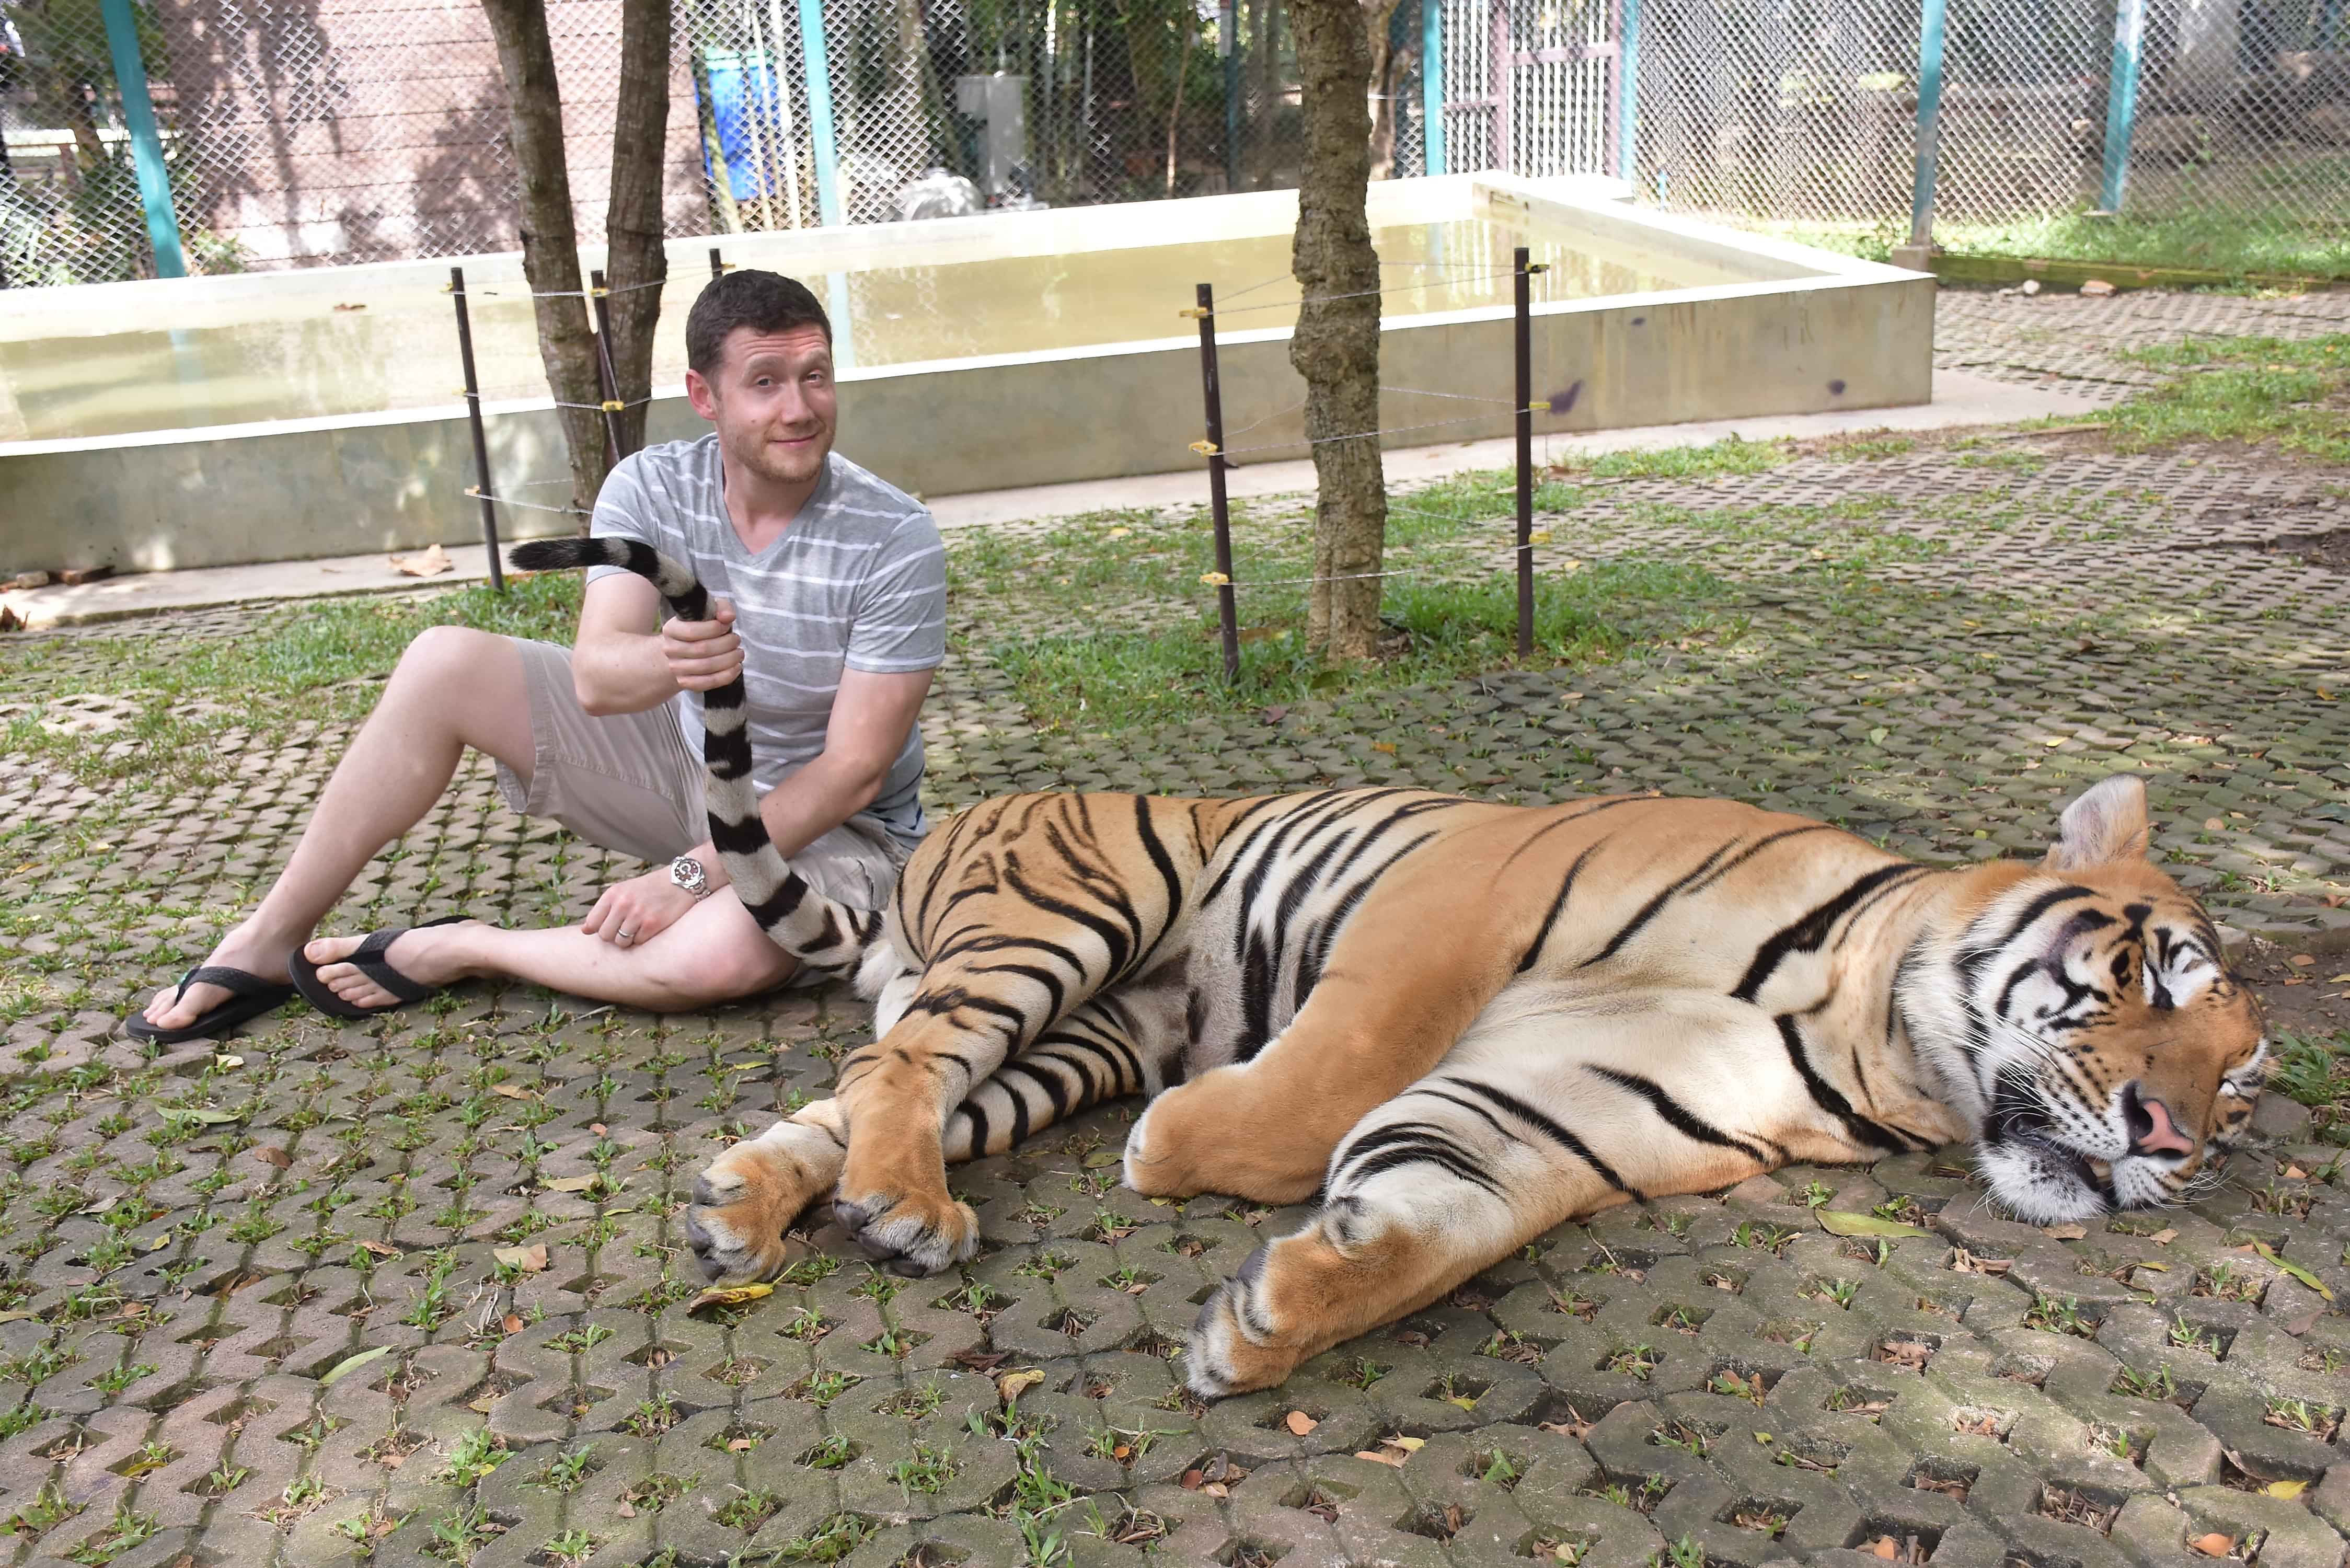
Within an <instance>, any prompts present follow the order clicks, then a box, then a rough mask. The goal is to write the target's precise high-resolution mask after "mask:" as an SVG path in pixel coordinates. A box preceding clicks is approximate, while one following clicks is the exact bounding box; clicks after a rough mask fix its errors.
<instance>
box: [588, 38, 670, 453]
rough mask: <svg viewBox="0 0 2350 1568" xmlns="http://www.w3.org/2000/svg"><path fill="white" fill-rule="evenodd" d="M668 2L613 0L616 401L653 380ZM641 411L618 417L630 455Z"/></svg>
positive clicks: (662, 265) (611, 229) (610, 217)
mask: <svg viewBox="0 0 2350 1568" xmlns="http://www.w3.org/2000/svg"><path fill="white" fill-rule="evenodd" d="M669 70H670V9H669V4H668V0H621V3H620V88H619V101H618V102H617V103H616V104H615V105H614V106H613V113H612V196H611V202H610V204H609V205H608V207H607V208H606V209H605V217H604V237H605V244H606V245H607V246H608V254H607V256H606V259H605V264H604V274H605V277H606V279H607V281H608V282H609V283H610V285H611V287H612V296H611V298H610V299H609V300H608V301H606V304H607V305H608V307H609V309H610V312H611V318H612V341H611V345H610V348H611V351H612V376H613V379H615V380H616V381H618V382H619V396H620V400H621V401H622V402H624V403H639V400H640V399H643V398H645V397H649V396H650V395H651V392H652V382H653V328H654V327H655V326H657V325H658V324H659V323H660V306H661V296H662V294H663V293H664V292H665V290H664V289H663V288H662V287H661V285H662V284H663V282H664V281H666V280H667V278H668V276H669V253H668V252H667V251H665V250H663V249H662V248H661V235H662V233H663V230H664V228H665V226H666V225H665V224H664V223H663V222H662V217H663V214H662V212H661V173H662V166H663V164H664V162H665V161H666V160H667V157H668V142H669ZM645 413H646V410H645V409H644V408H643V406H642V405H641V404H640V403H639V406H638V407H635V408H631V409H629V410H628V411H626V412H625V413H623V414H621V415H620V418H619V425H620V440H621V441H622V443H623V444H625V445H626V446H627V447H628V449H629V451H630V452H634V451H636V450H637V449H638V448H639V447H640V446H642V445H644V443H645Z"/></svg>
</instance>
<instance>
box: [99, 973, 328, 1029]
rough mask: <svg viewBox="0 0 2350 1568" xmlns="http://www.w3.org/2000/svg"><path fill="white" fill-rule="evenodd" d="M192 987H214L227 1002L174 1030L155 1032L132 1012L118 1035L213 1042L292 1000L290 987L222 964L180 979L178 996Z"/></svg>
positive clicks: (145, 1021) (140, 1015) (281, 982)
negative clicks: (216, 987)
mask: <svg viewBox="0 0 2350 1568" xmlns="http://www.w3.org/2000/svg"><path fill="white" fill-rule="evenodd" d="M192 985H217V986H219V987H220V988H221V989H222V990H224V991H225V992H228V993H229V995H228V1000H227V1001H226V1002H221V1003H219V1004H218V1005H216V1006H215V1007H213V1010H212V1011H211V1012H206V1013H203V1014H200V1015H199V1016H198V1017H197V1019H196V1021H195V1022H194V1023H186V1024H182V1025H181V1026H180V1027H179V1028H177V1029H158V1028H157V1027H156V1026H155V1025H154V1024H152V1023H148V1022H147V1018H146V1015H145V1014H144V1013H133V1014H131V1016H130V1018H128V1019H126V1020H124V1021H123V1024H122V1032H123V1033H125V1034H128V1035H130V1038H132V1039H133V1040H151V1041H153V1042H154V1043H155V1044H158V1045H178V1044H182V1043H184V1042H186V1041H190V1040H213V1039H217V1038H219V1037H220V1036H222V1035H224V1034H228V1033H234V1031H235V1029H236V1027H237V1025H239V1024H241V1023H250V1022H252V1021H253V1020H254V1019H256V1018H258V1017H260V1016H261V1015H262V1014H263V1013H265V1012H271V1011H273V1010H274V1009H276V1008H279V1007H283V1006H284V1005H285V1004H286V1003H287V1002H291V1001H293V1000H294V988H293V987H292V986H290V985H287V984H286V982H285V981H276V980H264V979H262V978H261V977H260V976H259V975H257V974H249V973H247V972H246V971H244V970H241V969H230V968H228V967H227V966H225V965H224V964H199V965H197V966H196V967H195V968H194V969H192V970H190V971H188V972H187V973H185V974H183V975H182V976H181V977H180V992H181V993H182V995H184V994H186V992H187V989H188V987H190V986H192Z"/></svg>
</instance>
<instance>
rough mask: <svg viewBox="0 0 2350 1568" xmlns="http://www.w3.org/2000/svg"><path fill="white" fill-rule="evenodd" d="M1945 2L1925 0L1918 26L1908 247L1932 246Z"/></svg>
mask: <svg viewBox="0 0 2350 1568" xmlns="http://www.w3.org/2000/svg"><path fill="white" fill-rule="evenodd" d="M1949 19H1950V3H1949V0H1926V9H1925V13H1924V15H1923V16H1921V17H1920V18H1919V19H1918V163H1917V169H1916V172H1915V174H1914V175H1913V177H1912V180H1911V183H1910V187H1909V243H1910V244H1912V245H1915V246H1925V245H1929V244H1933V240H1934V177H1935V173H1936V170H1937V167H1938V165H1939V161H1940V159H1941V150H1942V149H1941V140H1942V37H1943V34H1944V32H1945V31H1946V30H1947V24H1948V22H1949Z"/></svg>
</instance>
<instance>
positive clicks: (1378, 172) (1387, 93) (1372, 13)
mask: <svg viewBox="0 0 2350 1568" xmlns="http://www.w3.org/2000/svg"><path fill="white" fill-rule="evenodd" d="M1396 3H1397V0H1368V3H1367V4H1366V5H1364V6H1363V26H1364V29H1365V31H1366V33H1367V35H1368V36H1369V38H1370V45H1371V83H1370V91H1369V99H1368V101H1369V107H1370V114H1371V178H1372V179H1374V180H1391V179H1393V178H1394V177H1395V140H1396V117H1395V94H1396V88H1397V86H1398V85H1399V84H1400V83H1401V82H1402V80H1403V76H1404V73H1405V72H1406V71H1408V70H1409V69H1410V68H1411V59H1412V52H1411V51H1410V50H1409V49H1397V48H1396V47H1394V46H1393V44H1392V43H1391V41H1390V40H1389V38H1388V26H1389V25H1390V24H1391V22H1392V20H1393V18H1394V16H1395V8H1396Z"/></svg>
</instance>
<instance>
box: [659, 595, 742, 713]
mask: <svg viewBox="0 0 2350 1568" xmlns="http://www.w3.org/2000/svg"><path fill="white" fill-rule="evenodd" d="M711 604H712V608H711V614H712V617H713V618H712V619H710V620H671V621H667V622H664V623H663V624H662V626H661V631H660V639H661V657H662V658H664V659H668V660H669V672H670V674H671V676H672V677H673V678H674V679H675V680H676V681H677V684H678V688H679V690H681V691H711V690H712V689H714V688H716V687H720V686H723V685H725V684H726V683H727V682H728V681H729V680H733V679H734V678H735V677H736V676H738V675H740V674H742V673H743V642H742V639H740V638H738V637H736V636H735V635H734V607H733V605H730V604H728V603H727V602H726V601H725V600H723V599H713V600H712V601H711Z"/></svg>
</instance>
